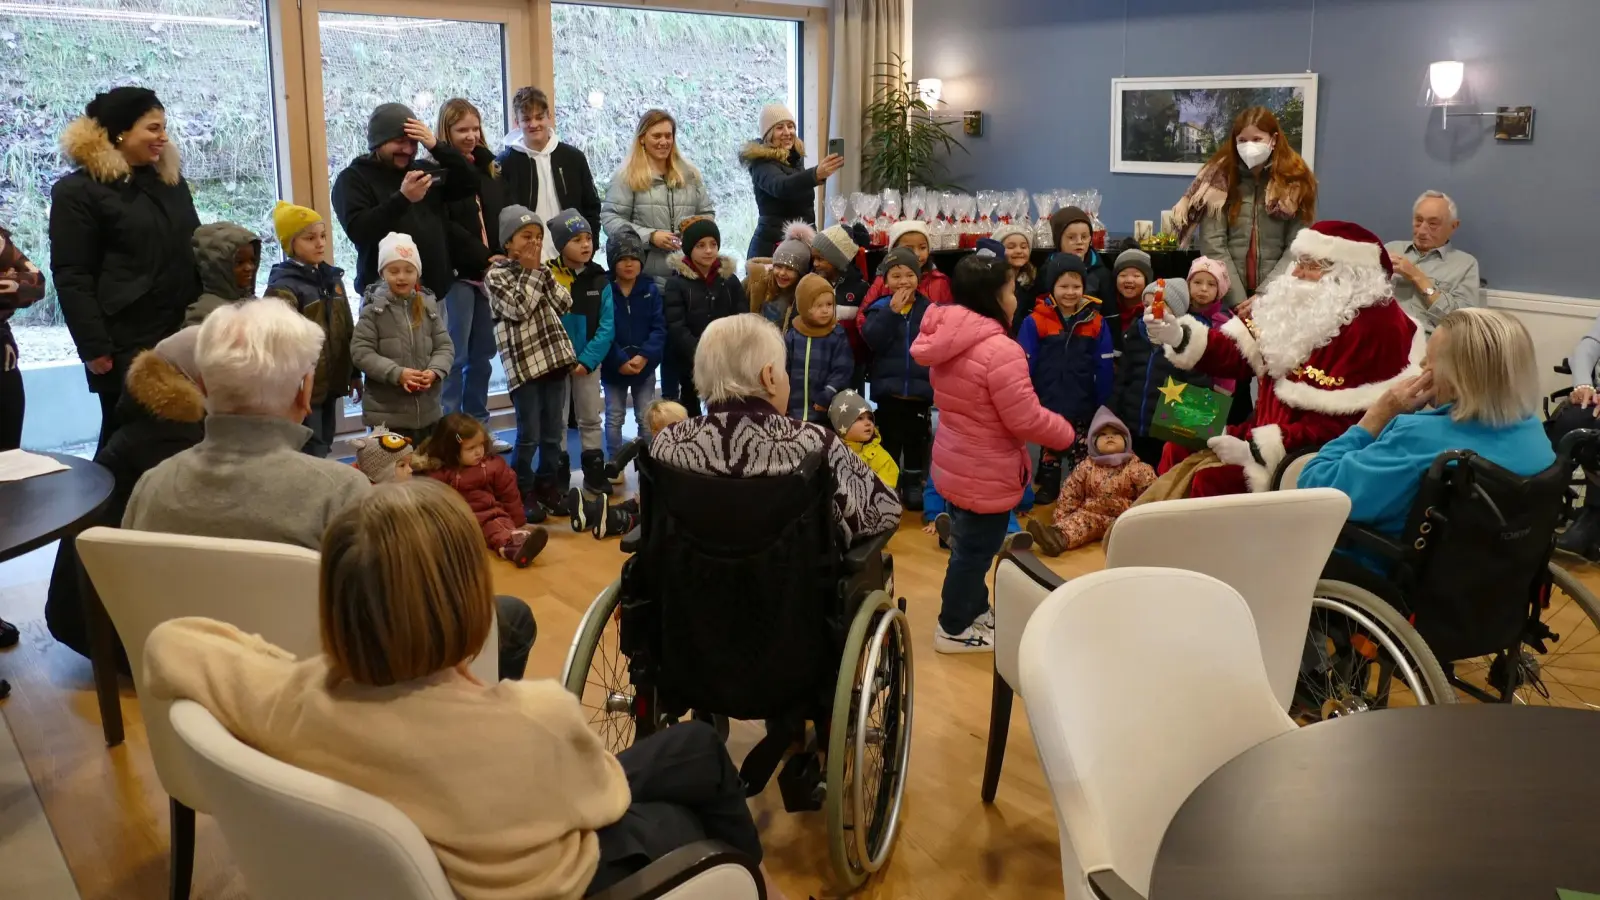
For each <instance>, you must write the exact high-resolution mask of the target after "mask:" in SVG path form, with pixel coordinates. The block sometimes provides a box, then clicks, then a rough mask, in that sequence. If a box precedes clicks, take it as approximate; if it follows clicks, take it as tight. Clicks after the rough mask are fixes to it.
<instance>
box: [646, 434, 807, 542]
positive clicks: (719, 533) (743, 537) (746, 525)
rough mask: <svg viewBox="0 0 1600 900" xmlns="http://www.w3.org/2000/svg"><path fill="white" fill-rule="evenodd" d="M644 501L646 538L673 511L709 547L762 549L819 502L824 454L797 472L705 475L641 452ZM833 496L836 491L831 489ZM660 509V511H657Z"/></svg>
mask: <svg viewBox="0 0 1600 900" xmlns="http://www.w3.org/2000/svg"><path fill="white" fill-rule="evenodd" d="M641 461H643V462H644V465H643V466H641V468H640V476H639V481H640V486H639V502H640V505H641V507H642V510H641V514H642V516H643V519H644V523H645V540H647V541H648V540H649V538H650V533H651V531H652V526H653V525H654V526H659V525H661V524H663V523H664V521H665V518H666V517H667V516H669V515H670V518H671V519H672V520H673V524H674V525H675V526H676V528H677V529H678V530H680V531H681V532H682V533H683V535H684V536H686V537H688V538H690V539H692V540H693V541H694V542H695V543H696V544H698V545H699V546H701V547H702V548H704V549H705V550H707V551H708V552H716V553H719V554H727V555H741V554H749V553H754V552H759V550H760V549H761V548H763V547H765V546H766V545H767V544H768V543H770V542H771V541H772V540H774V539H775V538H777V537H778V536H779V535H781V534H782V533H783V532H784V531H786V530H787V529H788V528H789V526H790V525H791V524H792V523H793V522H794V521H795V520H797V519H800V518H801V517H802V516H804V515H805V513H806V512H807V511H808V510H810V509H811V508H812V507H813V506H814V505H816V504H817V503H818V502H819V496H818V488H819V485H818V483H817V481H818V478H817V476H818V474H819V473H820V472H822V471H823V470H824V466H823V465H822V455H821V454H820V453H811V454H809V455H807V456H806V457H805V459H803V460H801V462H800V465H799V467H798V468H796V469H795V470H794V471H793V472H791V473H789V474H786V475H774V476H765V477H755V478H732V477H728V476H719V475H703V474H700V473H698V472H691V471H688V470H686V469H680V468H676V467H674V466H669V465H666V464H665V463H661V462H658V461H656V460H654V459H653V458H648V457H641ZM830 495H831V492H830ZM656 513H660V514H661V515H656Z"/></svg>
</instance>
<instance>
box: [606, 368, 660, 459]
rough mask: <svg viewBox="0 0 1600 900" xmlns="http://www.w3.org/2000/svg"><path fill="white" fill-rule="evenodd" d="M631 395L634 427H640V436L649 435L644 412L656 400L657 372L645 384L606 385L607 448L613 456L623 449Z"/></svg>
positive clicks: (651, 374)
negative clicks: (624, 428)
mask: <svg viewBox="0 0 1600 900" xmlns="http://www.w3.org/2000/svg"><path fill="white" fill-rule="evenodd" d="M630 397H631V398H632V399H633V424H634V427H635V428H637V429H638V435H639V437H648V436H649V433H650V432H649V429H647V428H645V427H644V413H645V410H647V409H649V408H650V404H652V403H654V402H656V379H655V373H654V372H652V373H650V378H649V379H648V380H647V381H645V382H644V383H643V384H637V385H628V384H608V385H606V449H607V450H608V451H610V455H611V457H612V458H615V457H616V455H617V451H618V450H621V449H622V423H623V421H624V420H625V419H626V418H627V417H628V399H629V398H630Z"/></svg>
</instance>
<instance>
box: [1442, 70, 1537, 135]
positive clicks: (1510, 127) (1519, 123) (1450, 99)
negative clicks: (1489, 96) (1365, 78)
mask: <svg viewBox="0 0 1600 900" xmlns="http://www.w3.org/2000/svg"><path fill="white" fill-rule="evenodd" d="M1466 79H1467V65H1466V63H1464V62H1461V61H1460V60H1454V59H1447V60H1440V61H1439V62H1435V63H1429V65H1428V75H1427V77H1426V78H1424V79H1423V82H1422V101H1421V104H1420V105H1422V106H1425V107H1434V106H1437V107H1439V108H1440V113H1439V116H1440V120H1441V123H1442V127H1443V128H1446V129H1448V128H1449V127H1450V107H1452V106H1469V105H1471V103H1472V99H1471V96H1470V92H1469V91H1468V90H1467V81H1466ZM1463 116H1465V117H1468V118H1475V117H1484V116H1493V117H1494V120H1495V124H1494V138H1495V140H1497V141H1531V140H1533V107H1531V106H1497V107H1495V111H1494V112H1458V113H1456V118H1461V117H1463Z"/></svg>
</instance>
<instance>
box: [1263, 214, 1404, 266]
mask: <svg viewBox="0 0 1600 900" xmlns="http://www.w3.org/2000/svg"><path fill="white" fill-rule="evenodd" d="M1289 252H1290V253H1294V254H1296V255H1303V256H1309V257H1311V258H1313V259H1325V260H1328V261H1329V262H1334V263H1347V264H1349V265H1352V266H1382V267H1383V274H1385V275H1393V274H1394V263H1392V262H1390V261H1389V253H1388V251H1386V250H1384V249H1383V241H1381V240H1379V239H1378V236H1377V235H1375V234H1373V233H1372V232H1370V231H1368V230H1366V229H1365V228H1362V227H1361V226H1360V225H1357V224H1356V223H1354V222H1338V221H1334V220H1332V219H1329V220H1326V221H1322V222H1318V223H1317V224H1315V225H1312V226H1311V227H1310V228H1307V229H1305V230H1303V231H1301V232H1300V233H1299V234H1297V235H1295V236H1294V243H1292V244H1290V245H1289Z"/></svg>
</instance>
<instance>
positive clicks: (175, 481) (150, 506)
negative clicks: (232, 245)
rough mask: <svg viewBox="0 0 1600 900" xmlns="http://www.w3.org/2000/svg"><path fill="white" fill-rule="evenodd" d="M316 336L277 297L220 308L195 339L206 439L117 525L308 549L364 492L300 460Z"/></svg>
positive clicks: (335, 469)
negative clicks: (351, 502) (303, 423)
mask: <svg viewBox="0 0 1600 900" xmlns="http://www.w3.org/2000/svg"><path fill="white" fill-rule="evenodd" d="M322 340H323V335H322V329H321V328H319V327H317V324H316V323H315V322H312V321H311V320H310V319H307V318H306V317H304V316H302V315H300V314H299V313H298V312H296V311H295V310H294V308H293V307H291V306H289V305H288V304H286V303H284V302H283V301H282V300H279V299H277V298H276V297H269V298H267V299H263V300H251V301H247V302H244V303H239V304H232V305H228V306H223V307H219V308H218V309H217V310H216V311H215V312H213V313H212V314H211V315H209V316H206V320H205V322H204V323H203V324H201V326H200V330H199V332H198V333H197V334H196V336H195V350H194V358H195V367H196V368H197V370H198V372H199V376H200V377H199V379H198V381H199V384H200V390H201V391H202V392H203V393H204V394H205V404H206V411H207V416H206V420H205V438H204V439H202V440H201V441H200V443H199V444H197V445H196V446H194V447H192V448H190V449H188V450H185V451H183V452H181V453H179V454H177V455H176V456H173V457H172V458H170V459H168V460H166V461H165V462H162V463H161V464H160V465H158V466H156V467H155V468H153V469H151V470H150V471H149V472H146V473H145V474H144V476H143V477H142V478H140V479H139V483H138V484H137V485H135V486H134V489H133V495H132V496H131V497H129V499H128V510H127V512H126V513H125V514H124V515H123V518H122V526H123V527H124V528H137V529H139V530H141V531H165V532H172V533H176V534H197V535H206V536H210V537H236V538H245V539H248V540H257V541H277V542H279V543H284V544H298V545H299V546H301V547H311V548H315V547H317V546H318V545H320V544H321V543H322V532H323V529H324V528H325V527H326V526H327V524H328V521H329V520H331V519H332V518H333V516H334V515H335V514H337V513H338V512H339V510H341V509H343V508H344V506H345V504H347V503H348V502H349V501H350V500H352V499H354V498H355V497H356V496H358V495H359V494H360V493H362V492H364V491H365V490H366V489H367V487H368V485H367V479H366V476H364V475H362V474H361V473H360V472H359V471H358V470H356V469H355V468H353V467H351V466H346V465H342V464H340V463H338V462H336V461H334V460H331V459H318V458H316V457H312V456H308V455H307V454H304V453H301V452H300V448H301V447H304V446H305V443H306V439H307V438H309V437H310V436H311V429H309V428H307V427H305V426H304V425H301V424H300V423H301V422H302V421H303V420H304V419H305V417H306V415H307V414H308V413H309V412H310V411H311V386H312V376H313V374H314V372H315V369H316V365H317V357H318V356H319V355H320V354H321V352H322Z"/></svg>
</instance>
